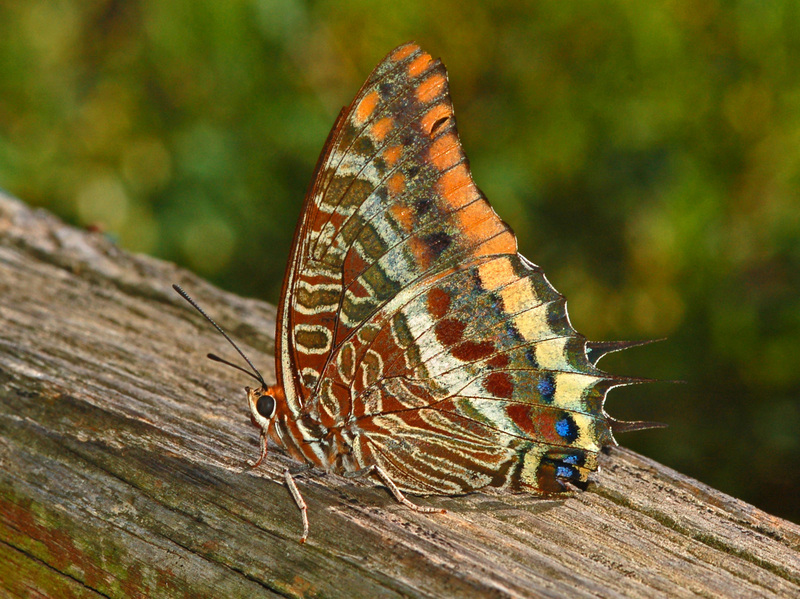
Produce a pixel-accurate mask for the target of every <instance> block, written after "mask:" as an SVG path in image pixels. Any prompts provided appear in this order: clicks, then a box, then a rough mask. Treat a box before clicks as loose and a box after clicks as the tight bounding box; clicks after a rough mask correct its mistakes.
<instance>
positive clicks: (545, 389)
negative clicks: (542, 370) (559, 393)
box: [536, 374, 556, 403]
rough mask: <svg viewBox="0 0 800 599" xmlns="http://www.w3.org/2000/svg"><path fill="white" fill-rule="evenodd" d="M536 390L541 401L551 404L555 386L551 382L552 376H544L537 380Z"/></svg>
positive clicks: (553, 382)
mask: <svg viewBox="0 0 800 599" xmlns="http://www.w3.org/2000/svg"><path fill="white" fill-rule="evenodd" d="M536 389H537V391H539V394H540V395H541V396H542V399H543V400H544V401H545V402H547V403H552V401H553V395H554V394H555V392H556V384H555V381H554V380H553V375H552V374H546V375H544V376H542V378H541V379H539V382H538V383H537V384H536Z"/></svg>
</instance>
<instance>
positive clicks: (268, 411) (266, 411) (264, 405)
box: [256, 395, 275, 420]
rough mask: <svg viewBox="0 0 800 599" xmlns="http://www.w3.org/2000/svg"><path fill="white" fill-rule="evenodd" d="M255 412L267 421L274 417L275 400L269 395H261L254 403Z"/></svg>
mask: <svg viewBox="0 0 800 599" xmlns="http://www.w3.org/2000/svg"><path fill="white" fill-rule="evenodd" d="M256 410H257V411H258V413H259V414H261V415H262V416H263V417H264V418H266V419H267V420H269V419H271V418H272V417H273V416H274V415H275V398H274V397H272V396H271V395H262V396H261V397H259V398H258V401H257V402H256Z"/></svg>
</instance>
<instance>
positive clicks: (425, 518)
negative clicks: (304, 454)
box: [0, 196, 800, 598]
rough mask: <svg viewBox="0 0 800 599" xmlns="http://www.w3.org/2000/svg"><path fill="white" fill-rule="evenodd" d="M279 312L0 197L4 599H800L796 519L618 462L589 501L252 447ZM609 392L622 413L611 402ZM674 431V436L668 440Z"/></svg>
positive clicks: (619, 454) (586, 495)
mask: <svg viewBox="0 0 800 599" xmlns="http://www.w3.org/2000/svg"><path fill="white" fill-rule="evenodd" d="M172 283H178V284H180V285H182V286H183V287H184V288H185V289H186V290H187V291H189V292H190V293H191V294H192V295H194V296H195V297H196V298H197V299H198V300H199V301H200V302H201V303H202V305H203V306H204V307H205V308H206V309H207V310H208V311H209V312H210V313H211V315H212V316H213V317H214V318H215V319H217V320H218V321H219V322H220V324H221V325H222V326H223V327H224V328H225V329H227V330H228V331H229V333H231V335H232V336H233V337H234V338H235V339H236V340H237V342H239V343H241V344H242V346H243V349H244V350H245V352H246V353H247V354H248V355H249V356H250V357H251V358H252V359H253V360H254V361H255V363H256V365H257V366H258V367H259V368H260V369H261V370H262V372H263V373H264V376H265V377H267V379H268V380H269V379H271V378H272V376H271V375H272V372H271V370H270V369H271V365H272V357H271V354H270V352H271V350H272V334H273V330H274V326H275V321H274V317H275V312H274V309H273V308H272V307H271V306H268V305H266V304H264V303H262V302H258V301H254V300H246V299H242V298H239V297H236V296H234V295H231V294H228V293H225V292H222V291H220V290H218V289H216V288H214V287H212V286H210V285H209V284H208V283H205V282H203V281H202V280H200V279H198V278H197V277H195V276H193V275H191V274H190V273H187V272H186V271H183V270H180V269H178V268H177V267H176V266H174V265H172V264H168V263H164V262H160V261H158V260H155V259H152V258H148V257H146V256H132V255H130V254H127V253H125V252H123V251H121V250H120V249H118V248H117V247H115V246H114V245H113V244H111V243H110V242H108V241H107V240H106V239H104V238H103V237H102V236H100V235H98V234H96V233H89V232H84V231H79V230H76V229H73V228H70V227H67V226H66V225H64V224H62V223H61V222H59V221H58V220H57V219H55V218H54V217H52V216H50V215H48V214H47V213H44V212H41V211H32V210H30V209H29V208H27V207H25V206H24V205H23V204H21V203H19V202H17V201H16V200H13V199H10V198H7V197H2V196H0V489H1V490H2V495H1V497H0V589H1V590H3V592H4V593H8V594H11V595H23V596H30V595H35V596H40V595H44V596H52V597H69V596H74V597H105V596H113V597H120V596H147V597H155V596H157V597H185V596H192V597H204V596H206V597H249V598H253V597H267V596H291V597H301V596H302V597H314V596H318V597H405V596H415V597H417V596H419V597H507V596H514V597H517V596H519V597H522V596H554V597H598V596H599V597H609V596H614V595H622V596H628V597H635V596H641V597H652V596H670V597H682V596H686V597H688V596H696V595H703V596H720V595H722V596H748V597H753V596H800V552H798V549H799V548H800V527H798V526H796V525H794V524H791V523H789V522H786V521H783V520H780V519H779V518H775V517H772V516H770V515H768V514H765V513H764V512H761V511H760V510H758V509H756V508H754V507H752V506H750V505H747V504H745V503H743V502H741V501H738V500H736V499H733V498H731V497H728V496H726V495H724V494H722V493H720V492H718V491H715V490H713V489H710V488H708V487H707V486H705V485H702V484H701V483H698V482H697V481H694V480H691V479H689V478H687V477H685V476H682V475H680V474H678V473H676V472H674V471H672V470H670V469H668V468H665V467H663V466H661V465H659V464H657V463H655V462H652V461H650V460H648V459H646V458H644V457H642V456H639V455H636V454H634V453H632V452H630V451H627V450H624V449H613V450H610V452H609V454H608V455H606V456H604V457H603V460H602V462H601V463H602V467H603V470H602V471H601V472H600V473H599V474H597V475H595V476H594V477H593V479H592V481H593V482H592V483H591V484H590V485H589V488H588V490H587V491H586V492H579V493H577V494H575V495H574V496H572V497H569V498H567V499H564V500H559V501H546V500H541V499H536V498H534V497H531V496H527V495H503V494H494V495H489V494H473V495H469V496H466V497H448V498H435V497H434V498H427V499H421V500H419V502H420V503H423V504H427V505H434V506H438V507H442V508H446V509H447V513H446V514H432V515H431V514H418V513H414V512H411V511H409V510H407V509H405V508H403V507H402V506H400V505H397V504H396V503H395V502H394V500H393V499H392V498H391V497H390V496H389V495H388V493H387V492H386V491H385V490H384V489H382V488H380V487H375V486H372V485H371V484H369V483H365V482H358V481H350V480H343V479H341V478H339V477H336V476H332V475H323V474H320V473H318V472H314V471H309V472H307V473H304V474H301V475H299V477H298V484H299V486H300V488H301V490H302V492H303V495H304V497H305V499H306V501H307V502H308V504H309V518H310V520H311V536H310V538H309V541H308V543H307V544H306V545H304V546H302V545H300V544H298V542H297V540H298V538H299V535H300V532H301V525H300V517H299V514H298V512H297V509H296V507H295V505H294V503H293V502H292V500H291V498H290V496H289V494H288V492H287V490H286V488H285V487H284V486H283V484H282V476H281V472H282V470H283V468H284V467H285V466H287V465H291V464H292V463H291V462H290V461H289V460H288V459H287V458H285V456H284V455H283V454H282V453H280V452H277V451H273V452H272V454H271V455H270V457H269V459H267V460H266V461H265V464H264V465H262V466H261V467H259V468H258V469H256V470H251V469H249V468H248V467H247V466H246V465H245V462H246V460H247V459H248V458H254V457H255V456H256V455H257V452H258V443H257V441H258V436H257V432H256V430H255V429H253V428H252V427H251V425H250V423H249V417H248V411H247V406H246V403H245V396H244V392H243V389H242V387H243V386H244V384H246V383H247V380H244V379H245V377H244V376H243V375H240V374H239V373H236V372H235V371H233V370H231V369H229V368H226V367H224V366H221V365H218V364H214V363H212V362H210V361H208V360H206V359H205V357H204V356H205V353H206V352H207V351H215V352H225V351H227V350H228V348H227V347H226V344H225V342H224V340H222V339H221V338H220V337H219V336H218V335H217V334H216V333H215V332H214V331H213V329H211V327H209V326H208V325H207V324H206V323H205V322H204V321H203V320H202V319H201V317H200V316H199V315H197V314H196V313H194V311H193V310H191V308H189V307H188V306H187V305H186V304H185V303H184V302H183V300H181V299H180V298H179V297H177V296H176V295H175V293H174V292H173V291H172V289H171V288H170V285H171V284H172ZM611 401H613V396H612V399H611ZM663 434H665V442H669V441H668V435H669V433H668V432H667V433H663Z"/></svg>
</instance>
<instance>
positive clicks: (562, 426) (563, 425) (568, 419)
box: [556, 412, 580, 443]
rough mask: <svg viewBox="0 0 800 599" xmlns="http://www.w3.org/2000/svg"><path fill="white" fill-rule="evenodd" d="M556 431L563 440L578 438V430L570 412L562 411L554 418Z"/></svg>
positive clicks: (568, 440)
mask: <svg viewBox="0 0 800 599" xmlns="http://www.w3.org/2000/svg"><path fill="white" fill-rule="evenodd" d="M556 433H557V434H558V436H559V437H561V438H562V439H564V440H565V441H567V442H569V443H572V442H573V441H575V439H577V438H578V434H579V433H580V430H579V429H578V425H577V424H576V423H575V419H574V418H573V417H572V415H571V414H568V413H566V412H565V413H564V414H562V416H561V418H559V419H558V420H556Z"/></svg>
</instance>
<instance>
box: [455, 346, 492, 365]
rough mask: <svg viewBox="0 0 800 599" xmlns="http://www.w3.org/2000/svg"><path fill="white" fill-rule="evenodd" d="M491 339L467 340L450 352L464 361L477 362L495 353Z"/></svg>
mask: <svg viewBox="0 0 800 599" xmlns="http://www.w3.org/2000/svg"><path fill="white" fill-rule="evenodd" d="M494 351H495V348H494V343H492V342H491V341H465V342H464V343H462V344H461V345H459V346H458V347H456V348H454V349H453V350H452V351H451V352H450V353H451V354H453V356H455V357H456V358H458V359H459V360H461V361H462V362H476V361H478V360H481V359H483V358H485V357H486V356H490V355H492V354H493V353H494Z"/></svg>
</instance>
